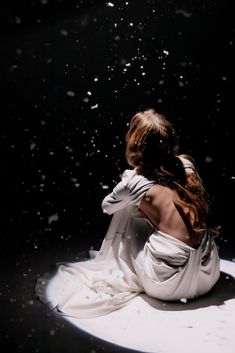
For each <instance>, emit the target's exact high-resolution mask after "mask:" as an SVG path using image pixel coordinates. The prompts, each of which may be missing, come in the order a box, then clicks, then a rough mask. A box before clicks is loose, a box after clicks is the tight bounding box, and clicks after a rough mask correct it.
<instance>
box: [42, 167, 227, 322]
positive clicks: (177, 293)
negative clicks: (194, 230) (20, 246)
mask: <svg viewBox="0 0 235 353" xmlns="http://www.w3.org/2000/svg"><path fill="white" fill-rule="evenodd" d="M189 168H190V166H189ZM153 183H154V182H153V181H149V180H148V179H146V178H144V177H143V176H141V175H138V174H136V172H135V170H126V171H125V172H124V174H123V175H122V180H121V181H120V183H119V184H118V185H117V186H116V187H115V188H114V189H113V191H112V193H111V194H109V195H107V196H106V197H105V198H104V200H103V202H102V208H103V211H104V212H106V213H108V214H110V215H111V214H112V219H111V222H110V226H109V229H108V231H107V234H106V236H105V238H104V240H103V243H102V245H101V248H100V250H99V251H97V252H96V251H91V252H90V255H91V259H89V260H86V261H81V262H75V263H64V264H59V267H58V270H57V272H56V274H55V275H54V277H53V278H51V279H49V280H48V279H46V278H44V277H42V278H39V280H38V282H37V285H36V293H37V295H38V297H39V298H40V299H41V300H42V301H43V302H45V303H47V304H48V305H49V306H50V307H51V308H55V309H57V310H58V311H59V312H61V313H62V314H64V315H70V316H73V317H77V318H90V317H95V316H100V315H104V314H107V313H109V312H111V311H113V310H116V309H119V308H121V307H123V306H124V305H126V304H128V302H129V301H130V300H131V299H132V298H134V297H135V296H136V295H138V293H140V292H145V293H146V294H148V295H149V296H151V297H155V298H158V299H162V300H179V299H181V298H186V299H189V298H194V297H197V296H199V295H202V294H204V293H206V292H208V291H209V290H210V289H211V288H212V287H213V285H214V284H215V283H216V281H217V280H218V278H219V274H220V269H219V256H218V251H217V247H216V244H215V242H214V240H213V239H212V238H211V236H210V234H207V233H205V235H204V237H203V239H202V242H201V244H200V246H199V247H198V248H197V249H194V248H191V247H190V246H188V245H186V244H185V243H183V242H182V241H180V240H177V239H176V238H174V237H172V236H171V235H169V234H166V233H163V232H160V231H157V230H155V229H154V228H153V226H152V225H151V223H150V222H149V221H148V220H147V219H146V218H143V217H142V216H140V214H139V213H138V205H139V203H140V201H141V199H142V197H143V195H144V194H145V192H146V191H147V190H148V189H149V188H150V187H151V186H152V185H153Z"/></svg>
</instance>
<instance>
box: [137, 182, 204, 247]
mask: <svg viewBox="0 0 235 353" xmlns="http://www.w3.org/2000/svg"><path fill="white" fill-rule="evenodd" d="M139 209H140V211H141V212H142V213H143V214H144V215H145V216H146V217H147V218H148V219H149V220H150V222H151V223H152V224H153V226H154V227H155V228H156V229H157V230H159V231H162V232H164V233H167V234H169V235H171V236H173V237H175V238H177V239H179V240H181V241H183V242H184V243H186V244H187V245H189V246H191V247H194V246H197V245H198V244H200V241H201V238H202V236H203V233H202V234H199V235H198V233H197V234H195V232H193V230H191V231H190V229H188V226H187V225H186V223H185V221H184V219H183V218H182V216H181V214H180V212H179V210H178V209H177V207H176V206H175V204H174V202H173V199H172V191H171V190H170V189H169V188H168V187H165V186H162V185H153V186H152V187H151V188H150V189H149V190H148V191H147V193H146V194H145V196H144V197H143V199H142V201H141V203H140V206H139ZM182 211H183V210H182Z"/></svg>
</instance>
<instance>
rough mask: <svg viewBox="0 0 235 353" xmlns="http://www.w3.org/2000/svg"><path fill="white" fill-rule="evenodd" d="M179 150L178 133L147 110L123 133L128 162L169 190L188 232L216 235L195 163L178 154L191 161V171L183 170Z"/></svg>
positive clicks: (136, 115)
mask: <svg viewBox="0 0 235 353" xmlns="http://www.w3.org/2000/svg"><path fill="white" fill-rule="evenodd" d="M178 151H179V144H178V136H177V134H176V132H175V130H174V128H173V125H172V124H171V123H170V122H169V121H168V120H167V119H166V118H165V116H164V115H162V114H158V113H156V111H155V110H154V109H147V110H145V111H143V112H138V113H136V114H135V115H134V116H133V118H132V119H131V121H130V126H129V130H128V131H127V134H126V160H127V163H128V164H129V165H130V166H131V167H133V168H136V170H137V173H138V174H141V175H144V176H145V177H147V178H148V179H150V180H154V181H156V183H157V184H160V185H163V186H166V187H168V188H170V189H171V191H172V196H173V202H174V203H175V206H176V207H177V209H178V210H179V212H180V213H181V215H182V217H183V218H184V220H185V223H186V226H189V228H191V231H193V232H195V233H198V234H199V233H201V232H202V231H205V230H206V229H208V230H210V232H211V234H212V235H214V236H215V235H218V230H217V229H216V228H215V227H213V226H210V225H209V220H208V210H209V207H208V203H209V202H208V201H209V200H208V195H207V193H206V190H205V188H204V186H203V182H202V179H201V177H200V175H199V173H198V170H197V166H196V163H195V161H194V160H193V158H192V157H191V156H189V155H181V157H183V158H185V159H188V160H189V161H190V162H191V163H192V164H191V163H190V165H191V168H192V169H193V170H192V171H191V173H186V172H185V168H184V165H183V163H182V161H181V159H180V158H179V157H180V156H177V153H178Z"/></svg>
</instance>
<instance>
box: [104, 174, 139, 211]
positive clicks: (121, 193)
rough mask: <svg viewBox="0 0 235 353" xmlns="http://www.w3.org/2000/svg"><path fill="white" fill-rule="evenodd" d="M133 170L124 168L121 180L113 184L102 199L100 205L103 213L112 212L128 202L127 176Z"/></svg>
mask: <svg viewBox="0 0 235 353" xmlns="http://www.w3.org/2000/svg"><path fill="white" fill-rule="evenodd" d="M131 173H133V170H128V169H127V170H125V172H124V173H123V174H122V177H121V178H122V180H121V181H120V182H119V183H118V184H117V185H116V186H115V188H114V189H113V191H112V192H111V193H110V194H108V195H107V196H106V197H105V198H104V199H103V201H102V204H101V207H102V209H103V212H104V213H107V214H113V213H115V212H117V211H119V210H120V209H122V208H124V207H126V206H128V204H129V201H130V200H129V188H128V185H127V182H128V178H129V177H130V174H131Z"/></svg>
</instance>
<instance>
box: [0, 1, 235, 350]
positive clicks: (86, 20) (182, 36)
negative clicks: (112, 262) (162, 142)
mask: <svg viewBox="0 0 235 353" xmlns="http://www.w3.org/2000/svg"><path fill="white" fill-rule="evenodd" d="M111 4H113V5H114V6H110V5H111ZM111 4H109V3H108V2H105V1H92V0H88V1H74V0H66V1H65V0H60V1H59V0H57V1H56V0H51V1H50V0H41V1H39V0H34V1H32V0H27V1H26V0H25V1H19V2H13V1H5V2H2V3H1V15H0V18H1V46H0V60H1V72H0V78H1V81H0V84H1V105H0V111H1V119H0V131H1V155H2V158H1V172H0V175H1V178H2V181H1V184H0V185H1V186H0V187H1V210H0V212H1V216H2V221H1V239H2V246H1V259H2V269H3V278H4V280H3V285H2V286H3V288H2V293H1V299H2V300H3V302H4V304H7V305H6V306H5V307H6V308H7V309H6V315H5V316H3V317H4V323H3V325H4V330H3V338H4V339H5V340H6V341H7V342H8V344H9V347H11V346H12V347H14V349H15V351H16V350H17V349H18V350H19V351H30V352H31V351H32V352H34V351H35V352H36V351H37V349H39V351H41V350H40V348H37V347H36V345H32V346H31V344H32V342H34V343H35V342H37V344H38V346H40V345H39V342H41V341H40V339H39V338H38V341H37V340H36V339H35V336H36V333H35V332H41V331H40V329H39V327H37V329H35V330H36V331H33V333H32V332H31V331H30V330H31V329H30V327H32V323H31V321H29V317H32V315H33V314H32V307H33V303H34V301H35V298H34V297H33V285H34V284H35V281H36V278H37V276H38V275H39V274H41V273H43V272H44V271H47V270H48V267H49V266H50V265H51V264H53V263H55V262H58V261H64V260H69V261H76V260H77V259H79V258H80V257H82V256H87V251H88V250H89V249H91V248H99V246H100V244H101V241H102V239H103V237H104V235H105V232H106V229H107V227H108V224H109V221H110V218H109V217H108V216H107V215H104V214H102V210H101V201H102V199H103V197H104V196H105V195H106V194H107V193H108V192H110V191H111V190H112V188H113V186H114V185H115V183H116V182H117V181H119V177H120V174H121V173H122V172H123V170H124V169H125V168H126V167H127V164H126V162H125V158H124V150H125V143H124V135H125V133H126V131H127V128H128V122H129V120H130V118H131V117H132V116H133V115H134V114H135V113H136V112H137V111H139V110H144V109H147V108H154V109H156V111H157V112H159V113H163V114H165V116H166V117H167V118H168V120H170V121H171V122H172V123H173V124H174V126H175V128H176V130H177V131H178V132H179V134H180V146H181V149H180V152H182V153H189V154H191V155H192V156H193V157H194V158H195V160H196V162H197V164H198V167H199V171H200V173H201V176H202V178H203V179H204V182H205V185H206V188H207V190H208V192H209V194H210V196H211V213H212V215H213V218H214V220H215V223H216V224H217V225H219V226H220V227H221V234H220V237H219V239H218V240H217V242H218V245H219V247H220V255H221V257H223V258H226V259H229V260H232V259H234V258H235V250H234V246H235V240H234V239H235V236H234V230H233V221H234V206H233V202H234V196H235V193H234V183H235V171H234V128H233V120H234V116H233V114H234V109H233V101H234V97H233V91H234V86H233V63H234V55H233V53H234V51H233V50H234V27H233V24H234V18H233V11H232V1H223V0H216V1H209V0H204V1H198V0H195V1H186V0H185V1H179V0H177V1H170V0H161V1H160V0H159V1H157V0H149V1H121V0H117V1H113V2H111ZM29 287H30V291H29V290H28V288H29ZM24 291H25V294H24V295H23V294H22V293H23V292H24ZM30 296H31V297H30ZM8 304H9V305H8ZM22 305H25V306H23V308H24V310H22V312H21V311H20V310H21V309H22ZM35 305H36V304H35ZM26 309H27V310H26ZM40 310H42V309H41V307H40V308H39V310H38V312H37V315H38V317H39V316H40V315H41V314H40ZM23 311H24V312H27V315H26V316H27V319H23V317H24V314H23ZM37 315H36V316H35V320H37ZM44 315H45V314H44ZM20 317H21V319H22V320H23V321H22V322H23V324H22V325H20V321H19V320H20ZM42 317H43V316H42ZM51 320H52V319H51ZM24 325H25V326H24ZM27 325H28V326H29V327H28V326H27ZM34 325H35V324H34ZM19 326H20V327H21V328H20V329H19ZM23 326H24V327H25V329H23V328H22V327H23ZM15 327H18V329H16V328H15ZM21 330H22V331H21ZM27 330H28V331H27ZM64 330H65V329H64ZM29 331H30V332H31V336H30V337H29V338H28V339H23V338H22V337H23V336H25V335H26V333H25V332H29ZM45 332H47V331H45ZM49 332H51V331H50V330H49ZM62 332H64V331H63V330H62V329H61V332H60V336H61V335H62V336H63V335H64V333H63V334H62ZM48 335H49V336H50V339H53V338H54V334H53V335H52V334H51V335H50V334H49V333H48ZM69 335H70V334H68V337H70V336H69ZM75 336H76V335H75V333H74V337H75ZM43 337H44V339H46V340H47V339H48V337H47V335H46V333H44V336H43ZM45 337H46V338H45ZM63 337H64V336H63ZM68 337H67V339H68ZM57 338H58V335H57ZM63 339H64V340H66V338H63ZM46 342H47V345H46V343H45V346H44V348H43V351H44V352H47V351H48V352H52V351H53V352H54V351H57V352H59V351H61V352H63V351H66V352H68V350H66V349H65V348H63V347H65V346H66V345H64V346H63V344H62V343H61V344H60V346H58V347H57V350H52V348H48V347H50V344H51V345H52V346H53V344H55V342H54V341H50V342H49V341H46ZM83 343H84V346H83V348H81V350H80V351H79V352H85V351H86V349H85V347H90V346H89V345H88V346H86V344H88V343H87V342H86V341H84V342H83ZM58 344H59V343H58ZM92 344H93V346H92V347H93V349H96V350H97V352H98V351H99V349H101V348H99V347H101V346H102V349H101V351H104V349H105V348H104V346H103V345H101V346H99V344H98V343H97V342H96V343H92ZM29 347H30V348H29ZM32 347H34V348H32ZM46 347H47V348H46ZM94 347H95V348H94ZM106 348H107V347H106ZM50 349H51V350H50ZM63 349H65V350H63ZM67 349H68V348H67ZM89 349H91V348H87V351H89V352H90V350H89ZM71 351H72V350H71Z"/></svg>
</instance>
